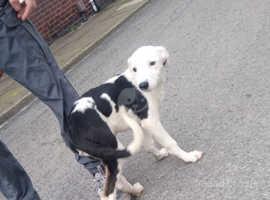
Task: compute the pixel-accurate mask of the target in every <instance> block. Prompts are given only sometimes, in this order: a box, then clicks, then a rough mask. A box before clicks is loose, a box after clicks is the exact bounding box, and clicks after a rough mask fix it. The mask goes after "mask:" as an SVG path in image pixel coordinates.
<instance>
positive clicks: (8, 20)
mask: <svg viewBox="0 0 270 200" xmlns="http://www.w3.org/2000/svg"><path fill="white" fill-rule="evenodd" d="M0 43H1V48H0V68H1V67H2V68H3V70H4V71H5V73H6V74H8V75H9V76H10V77H11V78H13V79H14V80H16V81H17V82H19V83H21V84H22V85H23V86H24V87H26V88H27V89H29V90H30V91H31V92H32V93H33V94H34V95H35V96H37V97H38V98H39V99H40V100H41V101H42V102H43V103H45V104H47V105H48V106H49V107H50V108H51V110H52V111H53V112H54V114H55V116H56V117H57V118H58V120H59V122H60V126H61V134H62V136H63V138H64V140H65V142H66V144H67V145H68V146H69V147H70V142H69V140H68V137H67V132H68V129H67V126H66V121H67V116H68V115H69V112H70V111H71V109H72V105H73V103H74V101H75V100H76V99H78V98H79V95H78V94H77V92H76V91H75V89H74V88H73V87H72V85H71V84H70V82H69V81H68V80H67V79H66V77H65V75H64V73H63V72H62V71H61V70H60V69H59V67H58V65H57V63H56V61H55V59H54V57H53V55H52V53H51V51H50V49H49V47H48V45H47V44H46V42H45V41H44V40H43V39H42V37H41V36H40V34H39V33H38V32H37V30H36V29H35V27H34V26H33V25H32V24H31V23H30V22H29V21H26V22H21V21H20V20H18V19H17V18H16V14H15V13H14V11H13V10H12V8H11V7H10V6H8V7H7V8H6V9H5V15H3V16H2V17H0ZM74 153H75V155H76V159H77V161H78V162H79V163H81V164H83V165H84V166H85V167H86V168H87V169H88V170H89V171H90V172H91V173H92V174H93V173H95V172H96V167H97V166H98V165H99V164H100V163H99V161H96V160H93V159H91V158H88V157H81V156H79V155H78V154H77V152H74Z"/></svg>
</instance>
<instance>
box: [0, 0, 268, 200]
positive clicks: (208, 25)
mask: <svg viewBox="0 0 270 200" xmlns="http://www.w3.org/2000/svg"><path fill="white" fill-rule="evenodd" d="M269 13H270V2H269V1H268V0H256V1H254V0H241V1H235V0H226V1H219V0H167V1H164V0H152V1H151V2H150V4H148V5H147V6H146V7H145V8H143V9H142V10H140V11H139V12H138V13H137V14H136V15H135V16H134V17H132V18H131V19H130V20H128V21H127V22H126V23H124V24H123V25H122V26H121V27H120V28H118V29H117V30H116V31H115V32H113V33H112V34H111V35H110V36H109V37H108V38H107V39H106V40H105V41H104V42H102V43H101V44H100V45H99V46H98V47H97V48H96V49H95V50H93V51H92V52H91V54H90V55H89V56H88V57H87V58H85V59H84V60H82V61H81V62H80V63H79V64H78V65H76V66H74V67H73V70H72V71H70V72H69V73H68V77H69V79H70V80H71V82H72V83H73V84H74V86H75V88H76V89H78V90H79V91H80V92H81V93H82V92H84V91H86V90H87V89H89V88H90V87H94V86H95V85H97V84H99V83H101V82H103V81H104V80H106V79H107V78H109V77H111V76H112V75H113V74H115V73H118V72H121V71H122V70H124V69H125V68H126V60H127V58H128V56H129V55H130V54H131V53H132V52H133V51H134V50H135V49H136V48H137V47H139V46H141V45H146V44H153V45H164V46H166V47H167V48H168V50H169V52H170V55H171V57H170V66H169V67H168V81H167V87H166V94H167V95H166V98H165V101H164V103H163V107H162V120H163V122H164V125H165V127H166V128H167V130H168V132H169V133H170V134H171V135H172V136H173V137H174V138H175V139H176V140H177V141H178V142H179V144H180V145H181V146H182V148H184V149H185V150H188V151H190V150H193V149H197V150H202V151H204V152H205V153H206V154H205V156H204V158H203V159H202V160H201V161H200V162H199V163H196V164H188V165H187V164H185V163H184V162H183V161H181V160H178V159H176V158H174V157H169V158H168V159H166V160H164V161H161V162H156V161H155V160H154V158H153V157H152V156H151V155H150V154H147V153H139V154H138V155H136V156H135V157H133V158H131V159H130V160H129V162H128V163H127V165H126V169H125V175H126V176H127V177H128V179H129V180H130V181H131V182H133V183H135V182H138V181H139V182H140V183H142V184H143V185H144V186H145V193H144V194H143V196H142V197H141V198H140V199H142V200H180V199H181V200H198V199H200V200H223V199H226V200H269V199H270V176H269V175H270V81H269V77H270V69H269V65H270V35H269V31H270V15H269ZM130 136H131V134H130V133H126V134H123V135H122V136H121V138H122V139H123V140H125V142H127V141H129V140H130ZM0 138H1V140H3V141H4V142H5V143H6V144H7V145H8V146H9V148H10V149H11V150H12V152H14V154H15V155H16V157H17V158H18V159H19V161H20V162H21V163H22V164H23V166H24V167H25V169H26V170H27V171H28V172H29V173H30V176H31V178H32V180H33V183H34V185H35V187H36V188H37V190H38V191H39V193H40V196H41V197H42V199H44V200H89V199H91V200H95V199H97V197H96V196H95V194H94V192H93V186H92V180H91V177H90V176H89V175H88V173H87V171H86V170H84V169H83V167H82V166H80V165H79V164H77V163H76V161H75V160H74V158H73V155H72V153H71V152H70V151H69V150H68V149H67V148H66V147H65V146H64V144H63V142H62V139H61V137H60V134H59V129H58V124H57V121H56V119H55V118H54V116H53V115H52V113H51V111H49V110H48V108H47V107H46V106H44V105H42V104H41V103H40V102H39V101H37V100H36V101H34V102H33V103H32V104H31V105H30V106H28V107H27V108H26V109H25V110H24V111H23V112H21V113H20V114H18V115H17V116H16V117H15V118H13V119H12V120H10V121H9V122H8V123H7V124H6V125H5V126H4V127H2V128H1V129H0Z"/></svg>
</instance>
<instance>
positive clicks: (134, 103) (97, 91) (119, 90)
mask: <svg viewBox="0 0 270 200" xmlns="http://www.w3.org/2000/svg"><path fill="white" fill-rule="evenodd" d="M103 93H106V94H108V95H109V97H110V98H111V99H112V101H113V102H114V103H115V104H116V105H115V110H116V111H117V112H118V110H119V107H120V106H125V107H126V108H127V109H131V110H132V111H133V112H134V114H136V115H137V116H138V117H139V118H140V119H145V118H147V116H148V102H147V100H146V98H145V97H144V96H143V95H142V93H141V92H140V91H139V90H138V89H137V88H136V87H135V86H134V85H133V84H132V83H131V82H130V81H128V80H127V79H126V77H124V76H120V77H118V78H117V79H116V81H115V82H114V83H105V84H102V85H100V86H99V87H96V88H93V89H90V90H89V91H88V92H86V93H85V94H84V95H83V97H92V98H93V99H94V101H95V103H96V105H97V108H98V110H99V111H100V112H101V113H102V114H103V115H105V116H106V117H109V116H110V115H111V113H112V107H111V104H110V103H109V102H108V101H107V100H104V99H102V98H101V97H100V96H101V95H102V94H103Z"/></svg>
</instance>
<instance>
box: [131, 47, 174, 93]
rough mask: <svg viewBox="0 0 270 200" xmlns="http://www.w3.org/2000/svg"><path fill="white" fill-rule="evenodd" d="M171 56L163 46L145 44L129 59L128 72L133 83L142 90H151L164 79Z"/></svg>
mask: <svg viewBox="0 0 270 200" xmlns="http://www.w3.org/2000/svg"><path fill="white" fill-rule="evenodd" d="M168 58H169V53H168V51H167V50H166V49H165V48H164V47H162V46H143V47H140V48H139V49H137V50H136V51H135V52H134V53H133V54H132V55H131V57H130V58H129V59H128V74H129V75H130V76H129V77H130V78H131V80H132V82H133V84H135V85H136V86H137V87H138V88H139V89H140V90H142V91H150V90H152V89H155V88H156V87H158V86H159V84H160V83H161V82H162V81H163V78H164V76H163V74H164V73H165V70H164V68H165V67H166V65H167V61H168Z"/></svg>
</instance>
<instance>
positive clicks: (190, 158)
mask: <svg viewBox="0 0 270 200" xmlns="http://www.w3.org/2000/svg"><path fill="white" fill-rule="evenodd" d="M202 156H203V152H201V151H191V152H189V153H188V154H187V156H186V157H185V158H184V161H185V162H187V163H194V162H197V161H198V160H200V159H201V158H202Z"/></svg>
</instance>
